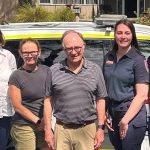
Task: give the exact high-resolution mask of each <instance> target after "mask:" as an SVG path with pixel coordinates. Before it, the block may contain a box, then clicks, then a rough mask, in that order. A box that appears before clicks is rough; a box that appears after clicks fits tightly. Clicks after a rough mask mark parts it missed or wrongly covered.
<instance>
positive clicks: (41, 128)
mask: <svg viewBox="0 0 150 150" xmlns="http://www.w3.org/2000/svg"><path fill="white" fill-rule="evenodd" d="M37 130H38V131H43V130H44V119H43V118H42V119H41V123H40V124H38V125H37Z"/></svg>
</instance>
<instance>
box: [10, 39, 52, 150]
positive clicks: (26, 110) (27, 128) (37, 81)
mask: <svg viewBox="0 0 150 150" xmlns="http://www.w3.org/2000/svg"><path fill="white" fill-rule="evenodd" d="M19 53H20V56H21V57H22V58H23V60H24V64H23V66H21V67H20V68H19V69H18V70H16V71H14V72H13V73H12V74H11V76H10V79H9V93H10V98H11V101H12V104H13V106H14V109H15V115H14V116H13V120H12V128H11V136H12V140H13V142H14V145H15V149H16V150H35V149H36V148H39V149H40V150H49V148H48V145H47V143H46V142H45V140H44V129H43V120H42V118H43V103H44V98H45V91H46V90H45V83H46V82H47V81H46V78H47V76H50V74H49V73H50V69H49V67H47V66H44V65H40V64H38V63H37V60H38V57H39V56H40V54H41V48H40V45H39V42H38V41H37V40H34V39H32V38H28V39H24V40H22V41H21V42H20V49H19Z"/></svg>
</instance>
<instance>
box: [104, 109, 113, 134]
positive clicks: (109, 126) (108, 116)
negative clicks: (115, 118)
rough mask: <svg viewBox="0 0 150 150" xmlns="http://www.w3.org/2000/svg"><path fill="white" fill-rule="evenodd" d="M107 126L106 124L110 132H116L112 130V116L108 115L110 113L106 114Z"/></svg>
mask: <svg viewBox="0 0 150 150" xmlns="http://www.w3.org/2000/svg"><path fill="white" fill-rule="evenodd" d="M105 124H106V126H107V128H108V129H109V130H110V131H114V129H113V128H112V121H111V117H110V115H109V114H108V112H106V116H105Z"/></svg>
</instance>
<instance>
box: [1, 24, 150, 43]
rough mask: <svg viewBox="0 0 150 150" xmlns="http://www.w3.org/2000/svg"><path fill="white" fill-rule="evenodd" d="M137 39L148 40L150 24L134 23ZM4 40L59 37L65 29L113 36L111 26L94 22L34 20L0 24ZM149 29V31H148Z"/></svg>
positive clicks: (85, 33)
mask: <svg viewBox="0 0 150 150" xmlns="http://www.w3.org/2000/svg"><path fill="white" fill-rule="evenodd" d="M134 25H135V29H136V33H137V35H138V38H139V39H143V38H146V39H148V40H150V26H145V25H139V24H134ZM0 29H1V30H2V32H3V34H4V36H5V38H6V40H10V39H22V38H28V37H32V38H37V39H39V38H61V36H62V34H63V33H64V32H65V31H66V30H76V31H78V32H80V33H81V34H83V37H84V38H113V36H114V34H113V28H112V27H111V28H109V30H108V32H107V28H106V26H104V25H102V26H98V25H96V24H95V23H94V22H34V23H10V24H6V25H0ZM148 31H149V32H148Z"/></svg>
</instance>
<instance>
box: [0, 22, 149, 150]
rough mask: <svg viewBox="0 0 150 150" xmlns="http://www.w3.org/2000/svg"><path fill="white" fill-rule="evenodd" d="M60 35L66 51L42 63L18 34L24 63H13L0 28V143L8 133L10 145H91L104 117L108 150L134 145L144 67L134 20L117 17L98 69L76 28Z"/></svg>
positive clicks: (138, 137)
mask: <svg viewBox="0 0 150 150" xmlns="http://www.w3.org/2000/svg"><path fill="white" fill-rule="evenodd" d="M61 42H62V49H63V51H64V53H65V54H66V59H65V60H63V61H62V62H59V63H56V64H54V65H52V66H51V67H50V68H49V67H47V66H45V65H41V64H38V63H37V62H38V61H37V60H38V57H39V56H40V53H41V48H40V44H39V43H38V41H37V40H34V39H32V38H28V39H23V40H22V41H21V42H20V47H19V54H20V56H21V57H22V59H23V61H24V64H23V65H22V66H21V67H20V68H18V69H16V63H15V58H14V56H13V55H12V54H11V53H10V52H9V51H7V50H5V49H3V48H2V46H3V45H4V39H3V35H2V33H1V34H0V45H1V47H0V69H1V73H0V80H1V87H0V91H1V92H0V94H1V98H0V143H1V144H0V150H6V144H7V140H8V137H9V133H11V137H12V140H13V143H14V146H15V149H16V150H35V149H36V148H39V149H40V150H94V149H98V148H99V147H100V146H101V144H102V142H103V141H104V129H105V125H106V126H107V128H108V132H109V137H110V141H111V143H112V145H113V146H114V148H115V150H140V149H141V144H142V141H143V139H144V136H145V132H146V126H147V122H146V107H145V105H144V102H145V100H147V99H148V91H149V71H148V67H147V65H146V60H145V57H144V56H143V55H142V53H141V52H140V50H139V47H138V42H137V38H136V33H135V28H134V26H133V24H132V23H131V22H130V21H129V20H127V19H123V20H120V21H118V22H117V23H116V25H115V28H114V47H113V49H112V50H111V51H109V52H108V53H107V54H106V55H105V57H104V64H103V69H101V68H100V67H99V66H98V65H97V64H95V63H93V62H91V61H89V60H87V59H86V58H85V57H84V51H85V50H86V43H85V42H84V39H83V36H82V35H81V34H80V33H79V32H76V31H74V30H69V31H66V32H65V33H64V34H63V36H62V40H61ZM149 64H150V63H149ZM11 105H12V106H11ZM13 108H14V110H15V113H13V112H14V111H13ZM52 115H54V117H55V118H56V124H55V129H54V131H53V130H52V122H51V120H52ZM11 116H13V117H11ZM10 128H11V131H10Z"/></svg>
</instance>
